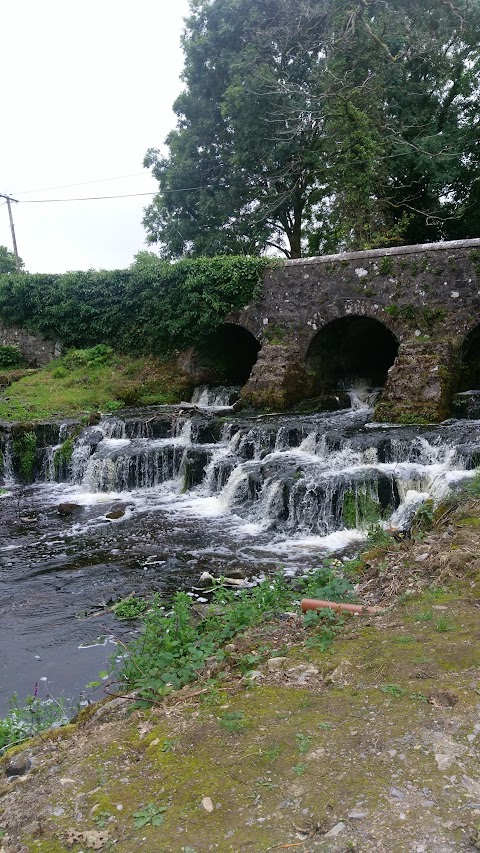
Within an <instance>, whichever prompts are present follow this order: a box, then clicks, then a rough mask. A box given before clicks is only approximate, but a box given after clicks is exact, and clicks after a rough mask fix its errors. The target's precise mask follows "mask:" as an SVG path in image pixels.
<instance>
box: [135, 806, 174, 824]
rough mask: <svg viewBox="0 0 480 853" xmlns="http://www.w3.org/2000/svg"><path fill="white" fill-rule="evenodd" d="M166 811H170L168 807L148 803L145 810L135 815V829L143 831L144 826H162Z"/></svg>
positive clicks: (140, 810)
mask: <svg viewBox="0 0 480 853" xmlns="http://www.w3.org/2000/svg"><path fill="white" fill-rule="evenodd" d="M166 811H168V806H157V805H156V803H148V805H146V806H145V807H144V808H143V809H139V810H138V811H137V812H134V813H133V817H134V821H133V825H134V827H135V829H142V828H143V827H144V826H161V825H162V823H163V822H164V821H165V812H166Z"/></svg>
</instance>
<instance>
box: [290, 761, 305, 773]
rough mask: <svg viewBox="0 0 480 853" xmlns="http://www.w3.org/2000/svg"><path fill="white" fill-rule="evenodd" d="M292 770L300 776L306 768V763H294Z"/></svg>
mask: <svg viewBox="0 0 480 853" xmlns="http://www.w3.org/2000/svg"><path fill="white" fill-rule="evenodd" d="M292 770H293V772H294V773H295V774H296V775H297V776H302V775H303V774H304V773H305V771H306V770H308V764H302V763H300V764H294V766H293V767H292Z"/></svg>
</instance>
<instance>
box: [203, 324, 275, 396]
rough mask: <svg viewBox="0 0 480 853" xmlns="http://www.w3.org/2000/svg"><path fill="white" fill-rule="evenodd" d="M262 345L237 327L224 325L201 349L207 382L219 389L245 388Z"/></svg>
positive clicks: (236, 325)
mask: <svg viewBox="0 0 480 853" xmlns="http://www.w3.org/2000/svg"><path fill="white" fill-rule="evenodd" d="M260 349H261V344H260V343H259V341H258V340H257V338H256V337H255V336H254V335H253V334H252V333H251V332H250V331H248V329H246V328H245V327H244V326H240V325H238V324H237V323H223V325H222V326H219V328H218V329H216V330H215V331H214V332H212V333H211V334H210V335H209V336H208V337H207V339H206V340H205V341H204V343H203V344H202V345H201V346H200V347H198V350H197V352H198V356H199V360H200V362H201V364H202V367H203V369H204V370H205V372H206V374H208V376H206V381H208V382H209V383H212V384H217V385H239V386H242V385H245V383H246V382H247V380H248V378H249V376H250V374H251V372H252V368H253V366H254V364H255V363H256V361H257V357H258V353H259V351H260Z"/></svg>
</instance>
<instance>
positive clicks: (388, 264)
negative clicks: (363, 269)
mask: <svg viewBox="0 0 480 853" xmlns="http://www.w3.org/2000/svg"><path fill="white" fill-rule="evenodd" d="M378 269H379V272H380V273H381V274H382V275H390V274H391V273H392V271H393V260H392V258H390V257H389V256H388V255H386V256H385V257H384V258H382V260H381V261H380V263H379V265H378Z"/></svg>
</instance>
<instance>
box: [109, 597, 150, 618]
mask: <svg viewBox="0 0 480 853" xmlns="http://www.w3.org/2000/svg"><path fill="white" fill-rule="evenodd" d="M147 607H148V604H147V602H146V601H144V599H143V598H136V597H135V596H134V595H130V596H129V597H128V598H122V600H121V601H117V603H116V604H114V605H113V607H112V611H113V613H114V614H115V616H116V617H117V619H138V618H139V616H143V614H144V613H145V611H146V609H147Z"/></svg>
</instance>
